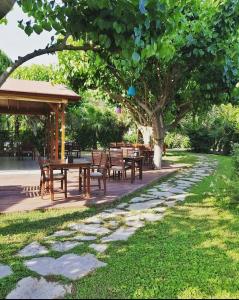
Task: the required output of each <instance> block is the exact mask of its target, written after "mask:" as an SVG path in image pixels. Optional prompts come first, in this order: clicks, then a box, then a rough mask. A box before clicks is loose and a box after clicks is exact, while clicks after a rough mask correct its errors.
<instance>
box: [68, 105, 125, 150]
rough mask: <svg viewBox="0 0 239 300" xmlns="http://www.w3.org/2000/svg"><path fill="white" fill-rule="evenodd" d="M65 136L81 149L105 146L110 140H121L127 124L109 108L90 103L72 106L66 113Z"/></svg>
mask: <svg viewBox="0 0 239 300" xmlns="http://www.w3.org/2000/svg"><path fill="white" fill-rule="evenodd" d="M67 119H68V121H67V124H68V126H67V136H68V139H69V140H72V141H75V142H77V143H78V144H79V145H80V146H81V148H82V149H83V150H86V149H91V148H94V149H96V148H97V147H98V146H100V147H103V148H106V147H108V146H109V144H110V143H111V142H121V141H122V139H123V135H124V133H125V132H126V131H127V126H125V124H124V123H122V122H119V121H118V119H117V118H116V116H115V115H114V114H113V113H112V112H111V111H109V110H107V109H104V110H101V109H99V108H96V107H94V106H92V105H90V104H84V105H83V106H82V107H78V108H74V109H73V110H71V111H70V112H69V113H68V115H67Z"/></svg>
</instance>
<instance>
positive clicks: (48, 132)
mask: <svg viewBox="0 0 239 300" xmlns="http://www.w3.org/2000/svg"><path fill="white" fill-rule="evenodd" d="M45 142H46V145H45V146H46V153H45V154H46V156H47V157H48V158H50V156H51V115H50V114H49V115H47V119H46V129H45Z"/></svg>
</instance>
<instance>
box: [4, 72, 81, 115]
mask: <svg viewBox="0 0 239 300" xmlns="http://www.w3.org/2000/svg"><path fill="white" fill-rule="evenodd" d="M79 99H80V97H79V96H78V95H77V94H76V93H75V92H73V91H72V90H70V89H68V88H66V87H65V86H63V85H58V84H56V85H55V84H52V83H50V82H45V81H30V80H18V79H11V78H10V79H8V80H7V81H6V82H5V83H4V84H3V86H2V87H1V88H0V113H7V114H43V115H44V114H47V113H49V112H50V111H52V104H53V105H54V104H67V103H68V102H69V101H74V102H75V101H79Z"/></svg>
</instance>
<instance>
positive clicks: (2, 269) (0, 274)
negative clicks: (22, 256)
mask: <svg viewBox="0 0 239 300" xmlns="http://www.w3.org/2000/svg"><path fill="white" fill-rule="evenodd" d="M12 273H13V272H12V269H11V268H10V267H9V266H6V265H2V264H0V279H1V278H4V277H8V276H10V275H11V274H12Z"/></svg>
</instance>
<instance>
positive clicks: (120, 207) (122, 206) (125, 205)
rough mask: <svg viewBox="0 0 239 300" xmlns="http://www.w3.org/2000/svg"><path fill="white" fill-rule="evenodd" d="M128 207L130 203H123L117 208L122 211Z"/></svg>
mask: <svg viewBox="0 0 239 300" xmlns="http://www.w3.org/2000/svg"><path fill="white" fill-rule="evenodd" d="M128 205H129V204H128V203H121V204H119V205H117V206H116V207H117V208H118V209H122V208H125V207H127V206H128Z"/></svg>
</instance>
